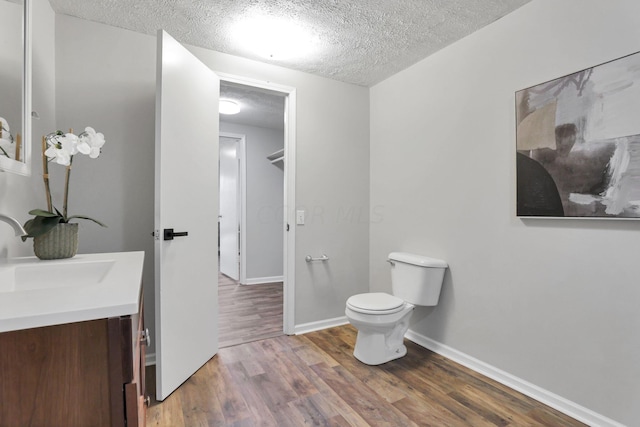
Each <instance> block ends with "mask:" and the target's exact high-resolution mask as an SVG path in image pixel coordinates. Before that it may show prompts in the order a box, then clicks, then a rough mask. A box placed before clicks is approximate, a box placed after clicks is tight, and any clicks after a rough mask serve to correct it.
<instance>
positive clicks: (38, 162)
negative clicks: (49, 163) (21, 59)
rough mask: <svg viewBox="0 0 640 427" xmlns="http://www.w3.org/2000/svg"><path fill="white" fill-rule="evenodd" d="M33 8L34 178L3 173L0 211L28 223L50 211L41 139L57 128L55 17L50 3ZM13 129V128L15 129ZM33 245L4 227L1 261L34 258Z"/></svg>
mask: <svg viewBox="0 0 640 427" xmlns="http://www.w3.org/2000/svg"><path fill="white" fill-rule="evenodd" d="M32 5H33V6H32V9H33V22H32V25H33V105H32V107H33V110H35V111H37V112H38V114H39V115H40V120H34V121H33V133H32V135H33V139H32V141H31V143H32V158H33V165H32V173H31V176H30V177H24V176H20V175H14V174H10V173H5V172H0V212H1V213H3V214H5V215H10V216H13V217H14V218H16V219H17V220H18V221H20V222H21V223H22V224H24V223H25V222H26V221H27V220H28V219H29V218H30V216H29V214H28V212H29V211H30V210H31V209H35V208H43V207H44V208H46V206H47V204H46V201H45V197H44V186H43V182H42V154H41V153H42V152H41V142H40V141H41V138H42V135H45V134H47V133H49V132H51V131H53V130H55V127H56V111H55V66H54V65H53V64H55V44H54V40H55V15H54V13H53V10H52V9H51V6H49V2H48V1H47V0H34V1H33V4H32ZM12 130H13V129H12ZM32 248H33V243H32V240H31V239H29V240H27V242H24V243H23V242H22V240H20V239H19V238H17V237H15V236H14V233H13V229H12V228H11V227H9V226H8V225H6V224H4V223H1V224H0V258H6V257H16V256H27V255H33V249H32Z"/></svg>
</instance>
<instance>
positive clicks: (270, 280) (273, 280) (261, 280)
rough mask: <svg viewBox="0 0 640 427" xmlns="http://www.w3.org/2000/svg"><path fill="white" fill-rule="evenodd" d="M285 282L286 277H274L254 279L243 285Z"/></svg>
mask: <svg viewBox="0 0 640 427" xmlns="http://www.w3.org/2000/svg"><path fill="white" fill-rule="evenodd" d="M277 282H284V276H272V277H254V278H252V279H247V281H246V283H241V284H242V285H264V284H266V283H277Z"/></svg>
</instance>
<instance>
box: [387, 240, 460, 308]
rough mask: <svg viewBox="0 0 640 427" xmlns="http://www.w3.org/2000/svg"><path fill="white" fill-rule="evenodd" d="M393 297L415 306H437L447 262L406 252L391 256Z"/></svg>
mask: <svg viewBox="0 0 640 427" xmlns="http://www.w3.org/2000/svg"><path fill="white" fill-rule="evenodd" d="M389 262H390V264H391V288H392V290H393V295H395V296H397V297H399V298H402V299H403V300H405V301H407V302H409V303H411V304H415V305H425V306H430V305H437V304H438V300H439V299H440V290H441V289H442V282H443V279H444V272H445V270H446V269H447V267H448V265H447V263H446V262H444V261H442V260H439V259H435V258H428V257H425V256H421V255H415V254H410V253H406V252H392V253H390V254H389Z"/></svg>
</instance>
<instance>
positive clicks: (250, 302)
mask: <svg viewBox="0 0 640 427" xmlns="http://www.w3.org/2000/svg"><path fill="white" fill-rule="evenodd" d="M282 294H283V293H282V282H279V283H269V284H262V285H240V284H238V283H237V282H236V281H234V280H233V279H231V278H229V277H227V276H225V275H223V274H219V275H218V308H219V313H218V333H219V337H218V343H219V347H220V348H224V347H229V346H232V345H237V344H242V343H247V342H251V341H256V340H261V339H265V338H271V337H276V336H278V335H283V332H282V330H283V328H282V326H283V325H282V304H283V300H282Z"/></svg>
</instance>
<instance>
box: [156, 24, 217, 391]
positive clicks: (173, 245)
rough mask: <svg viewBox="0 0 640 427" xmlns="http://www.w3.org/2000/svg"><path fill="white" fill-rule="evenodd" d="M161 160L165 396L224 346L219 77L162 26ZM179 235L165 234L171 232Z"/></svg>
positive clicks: (159, 376)
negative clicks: (220, 324) (220, 299)
mask: <svg viewBox="0 0 640 427" xmlns="http://www.w3.org/2000/svg"><path fill="white" fill-rule="evenodd" d="M157 55H158V59H157V77H156V162H155V227H154V228H155V235H156V238H155V239H156V240H155V309H156V336H155V339H156V381H157V388H156V394H157V399H158V400H164V399H165V398H166V397H167V396H169V394H171V393H172V392H173V391H174V390H175V389H176V388H177V387H178V386H180V384H182V383H183V382H184V381H185V380H187V379H188V378H189V377H190V376H191V375H192V374H193V373H194V372H195V371H196V370H198V369H199V368H200V367H201V366H202V365H203V364H204V363H206V362H207V360H209V359H210V358H211V357H213V355H214V354H215V353H216V352H217V351H218V325H217V321H218V279H217V277H218V265H217V263H218V257H217V255H218V254H217V249H216V247H217V240H218V230H217V226H216V223H217V216H218V195H217V194H216V193H217V192H218V99H219V92H220V81H219V79H218V77H217V76H216V75H215V73H214V72H213V71H211V70H210V69H209V68H208V67H206V66H205V65H204V64H203V63H201V62H200V61H199V60H198V59H197V58H196V57H194V56H193V55H192V54H191V53H190V52H189V51H187V50H186V49H185V48H184V47H183V46H182V45H180V43H178V42H177V41H176V40H174V39H173V38H172V37H171V36H169V35H168V34H167V33H166V32H164V31H162V30H160V31H158V53H157ZM169 229H173V230H174V232H175V233H188V235H180V234H177V235H175V237H174V238H173V240H165V239H167V238H168V237H170V236H165V235H164V234H165V230H169Z"/></svg>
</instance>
